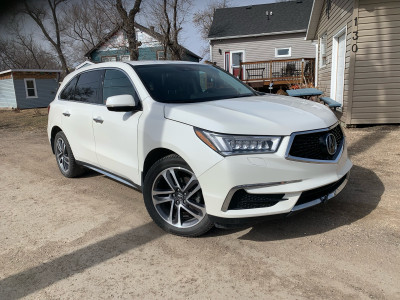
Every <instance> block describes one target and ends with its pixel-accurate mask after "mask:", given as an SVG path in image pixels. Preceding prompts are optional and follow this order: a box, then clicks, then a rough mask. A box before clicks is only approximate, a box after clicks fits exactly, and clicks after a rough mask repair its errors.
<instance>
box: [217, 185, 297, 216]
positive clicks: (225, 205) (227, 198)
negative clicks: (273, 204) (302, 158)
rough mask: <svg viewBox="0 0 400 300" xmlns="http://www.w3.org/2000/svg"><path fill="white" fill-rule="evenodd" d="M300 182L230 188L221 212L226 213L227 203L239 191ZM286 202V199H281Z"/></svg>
mask: <svg viewBox="0 0 400 300" xmlns="http://www.w3.org/2000/svg"><path fill="white" fill-rule="evenodd" d="M301 181H302V180H301V179H299V180H290V181H279V182H269V183H255V184H244V185H238V186H235V187H233V188H231V189H230V190H229V192H228V194H227V195H226V197H225V200H224V203H223V204H222V207H221V210H222V211H223V212H226V211H227V210H228V207H229V203H231V200H232V196H233V194H234V193H235V192H237V191H238V190H241V189H245V190H248V189H257V188H265V187H271V186H277V185H283V184H290V183H297V182H301ZM282 200H286V199H282Z"/></svg>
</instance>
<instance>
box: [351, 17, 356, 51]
mask: <svg viewBox="0 0 400 300" xmlns="http://www.w3.org/2000/svg"><path fill="white" fill-rule="evenodd" d="M354 26H357V27H358V18H354ZM353 34H354V36H353V40H354V41H357V40H358V30H355V31H353ZM356 43H357V42H356ZM351 51H353V52H357V51H358V46H357V44H353V46H351Z"/></svg>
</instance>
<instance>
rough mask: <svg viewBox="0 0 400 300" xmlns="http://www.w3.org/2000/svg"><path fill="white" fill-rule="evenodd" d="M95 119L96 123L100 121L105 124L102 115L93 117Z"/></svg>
mask: <svg viewBox="0 0 400 300" xmlns="http://www.w3.org/2000/svg"><path fill="white" fill-rule="evenodd" d="M93 121H95V122H96V123H100V124H103V122H104V120H103V119H102V118H100V117H96V118H93Z"/></svg>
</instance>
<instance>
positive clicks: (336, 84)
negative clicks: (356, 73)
mask: <svg viewBox="0 0 400 300" xmlns="http://www.w3.org/2000/svg"><path fill="white" fill-rule="evenodd" d="M333 43H334V47H333V52H332V60H333V61H332V91H331V98H333V99H334V100H335V101H337V102H339V103H341V104H342V105H343V91H344V69H345V63H346V33H345V32H343V33H342V34H341V35H339V36H337V37H334V40H333Z"/></svg>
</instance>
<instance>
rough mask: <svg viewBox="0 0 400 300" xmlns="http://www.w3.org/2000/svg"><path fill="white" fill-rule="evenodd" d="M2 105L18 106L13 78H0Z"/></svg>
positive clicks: (0, 102) (0, 100)
mask: <svg viewBox="0 0 400 300" xmlns="http://www.w3.org/2000/svg"><path fill="white" fill-rule="evenodd" d="M0 107H10V108H11V107H14V108H15V107H17V100H16V98H15V91H14V82H13V80H12V79H2V80H0Z"/></svg>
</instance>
